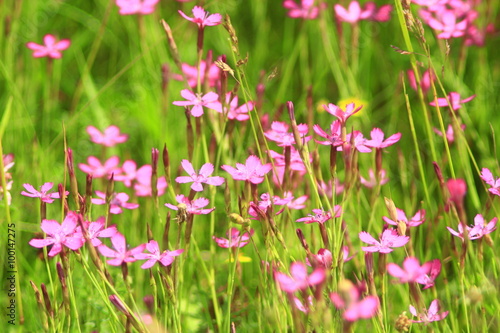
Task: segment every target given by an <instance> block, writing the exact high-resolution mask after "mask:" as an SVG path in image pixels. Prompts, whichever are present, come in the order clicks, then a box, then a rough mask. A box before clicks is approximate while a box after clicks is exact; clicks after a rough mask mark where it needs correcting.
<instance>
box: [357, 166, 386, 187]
mask: <svg viewBox="0 0 500 333" xmlns="http://www.w3.org/2000/svg"><path fill="white" fill-rule="evenodd" d="M368 176H369V178H368V179H365V178H364V177H363V176H361V175H360V176H359V181H360V182H361V184H362V185H363V186H365V187H367V188H373V187H375V186H377V184H379V185H381V186H382V185H384V184H386V183H387V182H388V181H389V178H388V177H387V172H386V171H385V170H384V169H382V170H380V181H379V182H378V181H377V177H375V172H374V171H373V169H372V168H370V169H369V170H368Z"/></svg>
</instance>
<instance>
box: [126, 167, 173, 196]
mask: <svg viewBox="0 0 500 333" xmlns="http://www.w3.org/2000/svg"><path fill="white" fill-rule="evenodd" d="M152 174H153V168H152V167H151V165H149V164H146V165H144V166H142V167H141V168H140V169H139V170H137V173H136V176H135V179H136V181H137V183H136V184H135V185H134V190H135V195H137V196H138V197H149V196H151V195H152V191H151V176H152ZM167 186H168V184H167V181H166V179H165V177H164V176H162V177H159V178H158V182H157V184H156V189H157V190H158V196H161V195H163V194H164V193H165V189H166V188H167Z"/></svg>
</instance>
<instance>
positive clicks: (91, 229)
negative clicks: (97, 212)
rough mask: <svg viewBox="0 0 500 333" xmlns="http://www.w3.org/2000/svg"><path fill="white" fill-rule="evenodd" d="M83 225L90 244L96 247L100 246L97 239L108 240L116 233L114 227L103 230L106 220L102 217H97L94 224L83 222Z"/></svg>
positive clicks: (99, 241)
mask: <svg viewBox="0 0 500 333" xmlns="http://www.w3.org/2000/svg"><path fill="white" fill-rule="evenodd" d="M84 224H85V227H86V229H87V234H88V237H89V240H90V243H91V244H92V245H93V246H96V247H97V246H99V245H101V244H102V242H101V240H100V239H99V238H110V237H113V236H114V235H115V234H116V233H117V232H118V230H117V229H116V226H115V225H112V226H110V227H107V228H105V226H106V219H105V218H104V217H99V218H98V219H97V221H95V222H89V221H85V222H84Z"/></svg>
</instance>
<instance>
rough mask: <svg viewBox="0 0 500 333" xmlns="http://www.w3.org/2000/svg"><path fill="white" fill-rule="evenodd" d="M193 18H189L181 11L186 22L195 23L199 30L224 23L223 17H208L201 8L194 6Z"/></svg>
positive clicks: (218, 15)
mask: <svg viewBox="0 0 500 333" xmlns="http://www.w3.org/2000/svg"><path fill="white" fill-rule="evenodd" d="M192 12H193V16H194V17H189V16H187V15H186V14H184V13H183V12H182V11H180V10H179V14H181V16H182V17H184V18H185V19H186V20H188V21H191V22H194V23H196V24H197V25H198V28H200V29H203V28H204V27H205V26H214V25H219V24H221V23H222V16H221V15H220V14H212V15H208V12H205V10H204V9H203V8H201V7H199V6H194V8H193V11H192Z"/></svg>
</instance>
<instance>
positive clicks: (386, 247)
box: [359, 229, 410, 253]
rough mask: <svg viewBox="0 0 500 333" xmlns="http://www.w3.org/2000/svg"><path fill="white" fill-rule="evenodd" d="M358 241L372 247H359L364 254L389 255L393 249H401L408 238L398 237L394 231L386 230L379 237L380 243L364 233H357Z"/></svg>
mask: <svg viewBox="0 0 500 333" xmlns="http://www.w3.org/2000/svg"><path fill="white" fill-rule="evenodd" d="M359 239H361V241H363V242H365V243H368V244H371V245H373V246H363V247H361V248H362V249H363V251H365V252H380V253H390V252H392V251H394V249H392V248H393V247H401V246H404V245H405V244H406V243H408V241H409V240H410V237H408V236H399V235H398V232H397V230H396V229H386V230H384V232H382V235H381V236H380V242H379V241H377V240H376V239H375V238H373V237H372V236H371V235H370V234H369V233H367V232H366V231H362V232H360V233H359Z"/></svg>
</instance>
